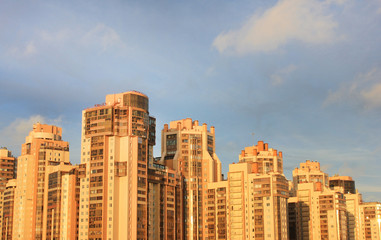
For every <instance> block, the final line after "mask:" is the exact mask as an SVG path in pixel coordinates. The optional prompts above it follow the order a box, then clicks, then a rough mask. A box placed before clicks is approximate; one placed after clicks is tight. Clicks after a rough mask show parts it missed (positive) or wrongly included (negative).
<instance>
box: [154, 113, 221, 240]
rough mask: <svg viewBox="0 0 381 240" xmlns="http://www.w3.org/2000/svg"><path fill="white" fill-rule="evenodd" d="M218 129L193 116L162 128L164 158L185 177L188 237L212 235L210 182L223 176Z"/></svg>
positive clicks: (166, 163)
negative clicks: (216, 134)
mask: <svg viewBox="0 0 381 240" xmlns="http://www.w3.org/2000/svg"><path fill="white" fill-rule="evenodd" d="M214 133H215V132H214V127H210V130H208V126H207V125H206V124H205V123H204V124H202V125H201V126H200V125H199V123H198V121H192V119H190V118H187V119H183V120H179V121H173V122H170V124H169V126H168V124H165V125H164V130H163V131H162V136H161V152H162V158H161V162H162V163H163V164H164V165H166V166H168V167H169V168H173V169H174V170H176V171H177V172H179V173H181V175H182V176H183V177H184V182H185V183H184V188H185V194H184V195H185V196H184V218H185V225H184V228H185V231H184V232H185V238H184V239H188V240H199V239H207V237H208V222H207V220H208V216H207V211H206V209H207V207H208V183H212V182H217V181H220V180H221V162H220V160H219V159H218V157H217V155H216V153H215V136H214Z"/></svg>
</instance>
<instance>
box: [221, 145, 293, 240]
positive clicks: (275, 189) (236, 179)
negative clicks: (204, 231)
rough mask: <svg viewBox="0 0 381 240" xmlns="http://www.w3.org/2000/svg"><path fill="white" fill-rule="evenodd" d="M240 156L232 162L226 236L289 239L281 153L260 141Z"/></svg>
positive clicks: (286, 190)
mask: <svg viewBox="0 0 381 240" xmlns="http://www.w3.org/2000/svg"><path fill="white" fill-rule="evenodd" d="M254 150H255V151H254ZM239 159H240V161H239V163H235V164H234V163H233V164H230V165H229V172H228V180H227V182H228V183H227V185H228V186H227V188H228V190H227V199H228V203H227V206H228V213H229V217H228V224H227V226H228V227H227V231H228V237H227V239H232V240H238V239H239V240H244V239H255V240H258V239H261V240H264V239H279V240H283V239H284V240H285V239H288V224H287V220H288V219H287V199H288V196H289V191H288V181H287V179H286V177H285V176H284V175H283V167H282V166H283V160H282V153H281V152H279V153H278V151H277V150H275V149H272V148H268V145H267V144H263V142H262V141H260V142H258V145H257V146H254V147H249V148H245V151H243V152H242V153H241V155H240V158H239Z"/></svg>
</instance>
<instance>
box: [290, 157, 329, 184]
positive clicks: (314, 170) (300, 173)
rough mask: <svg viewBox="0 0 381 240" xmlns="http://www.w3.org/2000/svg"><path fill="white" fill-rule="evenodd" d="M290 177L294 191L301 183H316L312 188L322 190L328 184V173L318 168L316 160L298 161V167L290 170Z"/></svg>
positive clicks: (318, 164)
mask: <svg viewBox="0 0 381 240" xmlns="http://www.w3.org/2000/svg"><path fill="white" fill-rule="evenodd" d="M292 178H293V189H294V191H297V190H298V186H299V184H301V183H316V184H314V187H315V189H314V190H322V189H323V188H324V187H328V186H329V178H328V174H327V173H325V172H322V171H321V170H320V163H319V162H316V161H310V160H307V161H306V162H304V163H300V167H299V168H295V169H294V170H293V171H292Z"/></svg>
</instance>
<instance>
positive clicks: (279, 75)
mask: <svg viewBox="0 0 381 240" xmlns="http://www.w3.org/2000/svg"><path fill="white" fill-rule="evenodd" d="M296 69H297V67H296V66H295V65H293V64H290V65H288V66H287V67H285V68H282V69H280V70H278V71H276V72H275V73H273V74H272V75H271V76H270V80H271V84H272V85H273V86H279V85H282V84H283V82H284V81H285V78H286V77H288V75H289V74H291V73H292V72H294V71H295V70H296Z"/></svg>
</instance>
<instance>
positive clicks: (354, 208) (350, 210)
mask: <svg viewBox="0 0 381 240" xmlns="http://www.w3.org/2000/svg"><path fill="white" fill-rule="evenodd" d="M344 196H345V202H346V208H347V219H348V225H347V229H348V240H360V239H362V228H363V227H362V221H361V215H360V205H361V204H362V195H361V194H360V193H358V192H356V193H354V194H352V193H346V194H344Z"/></svg>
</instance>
